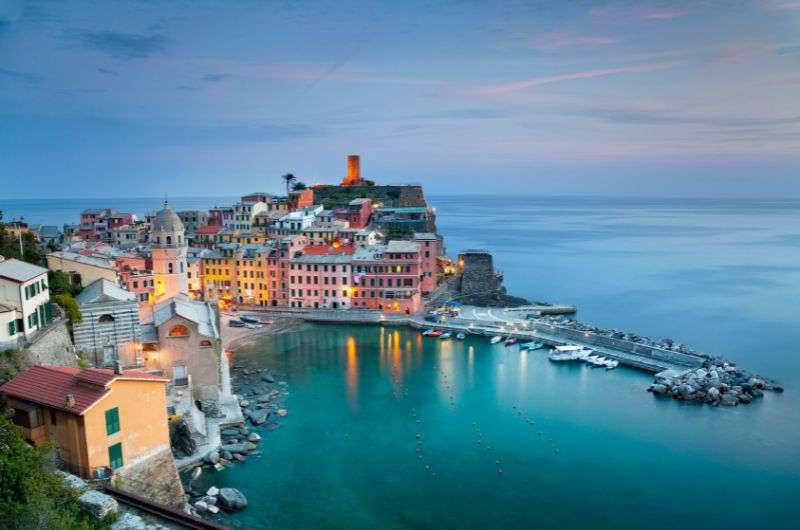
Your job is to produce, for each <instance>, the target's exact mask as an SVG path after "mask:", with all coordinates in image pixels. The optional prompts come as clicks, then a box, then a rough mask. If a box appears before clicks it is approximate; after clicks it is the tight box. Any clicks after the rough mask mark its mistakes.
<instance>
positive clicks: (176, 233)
mask: <svg viewBox="0 0 800 530" xmlns="http://www.w3.org/2000/svg"><path fill="white" fill-rule="evenodd" d="M150 250H151V252H152V254H153V276H154V279H155V289H154V292H153V294H154V297H153V300H151V303H158V302H161V301H162V300H166V299H167V298H172V297H173V296H176V295H178V294H188V292H189V282H188V275H187V271H186V239H185V238H184V230H183V223H182V222H181V220H180V218H179V217H178V215H177V214H176V213H175V212H173V211H172V208H170V207H169V203H168V202H167V201H164V208H163V209H161V210H159V212H158V213H157V214H156V217H155V219H153V226H152V227H151V247H150Z"/></svg>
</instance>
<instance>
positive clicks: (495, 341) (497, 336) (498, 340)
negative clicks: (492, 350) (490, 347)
mask: <svg viewBox="0 0 800 530" xmlns="http://www.w3.org/2000/svg"><path fill="white" fill-rule="evenodd" d="M501 340H503V337H501V336H500V335H495V336H494V337H492V339H491V340H490V341H489V342H490V343H491V344H497V343H498V342H500V341H501Z"/></svg>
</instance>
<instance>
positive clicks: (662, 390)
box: [647, 383, 667, 394]
mask: <svg viewBox="0 0 800 530" xmlns="http://www.w3.org/2000/svg"><path fill="white" fill-rule="evenodd" d="M647 390H648V391H650V392H652V393H653V394H666V393H667V386H666V385H662V384H660V383H654V384H652V385H650V388H648V389H647Z"/></svg>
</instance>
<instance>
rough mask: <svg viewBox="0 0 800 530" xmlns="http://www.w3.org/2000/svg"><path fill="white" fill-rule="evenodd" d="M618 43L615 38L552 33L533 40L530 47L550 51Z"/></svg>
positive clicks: (561, 32)
mask: <svg viewBox="0 0 800 530" xmlns="http://www.w3.org/2000/svg"><path fill="white" fill-rule="evenodd" d="M619 42H620V39H618V38H616V37H604V36H592V35H577V34H574V33H570V32H563V31H554V32H552V33H546V34H544V35H542V36H540V37H538V38H536V39H534V40H533V42H532V46H533V47H534V48H537V49H540V50H547V51H552V50H560V49H562V48H572V47H580V48H585V47H591V46H604V45H609V44H617V43H619Z"/></svg>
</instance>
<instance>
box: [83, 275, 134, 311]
mask: <svg viewBox="0 0 800 530" xmlns="http://www.w3.org/2000/svg"><path fill="white" fill-rule="evenodd" d="M75 300H77V302H78V304H79V305H86V304H96V303H102V302H135V301H136V295H135V294H133V293H131V292H130V291H126V290H125V289H123V288H121V287H119V286H118V285H117V284H115V283H113V282H110V281H108V280H106V279H105V278H101V279H99V280H95V281H93V282H92V283H90V284H89V285H88V286H87V287H86V288H85V289H84V290H83V291H81V292H80V294H78V296H76V297H75Z"/></svg>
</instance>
